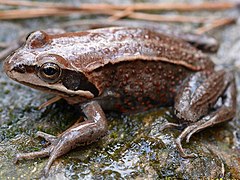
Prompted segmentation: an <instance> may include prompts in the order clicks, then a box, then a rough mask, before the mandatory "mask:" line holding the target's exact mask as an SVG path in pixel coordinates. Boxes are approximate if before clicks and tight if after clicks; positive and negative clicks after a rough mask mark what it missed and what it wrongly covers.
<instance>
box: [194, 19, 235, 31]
mask: <svg viewBox="0 0 240 180" xmlns="http://www.w3.org/2000/svg"><path fill="white" fill-rule="evenodd" d="M235 22H236V19H235V18H221V19H216V20H214V21H212V22H211V23H210V24H206V25H203V26H202V27H200V28H198V29H196V30H195V31H194V32H195V33H196V34H204V33H206V32H208V31H210V30H213V29H216V28H218V27H220V26H225V25H228V24H233V23H235Z"/></svg>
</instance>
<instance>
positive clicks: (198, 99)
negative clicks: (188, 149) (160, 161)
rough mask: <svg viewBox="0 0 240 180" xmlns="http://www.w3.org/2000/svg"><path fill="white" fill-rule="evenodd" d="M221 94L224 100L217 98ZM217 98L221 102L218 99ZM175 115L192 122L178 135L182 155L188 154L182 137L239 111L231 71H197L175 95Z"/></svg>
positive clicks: (188, 137) (229, 117) (227, 118)
mask: <svg viewBox="0 0 240 180" xmlns="http://www.w3.org/2000/svg"><path fill="white" fill-rule="evenodd" d="M220 98H221V102H220V101H218V100H220ZM217 101H218V102H217ZM174 108H175V113H176V116H177V117H178V118H180V119H182V120H183V121H184V122H187V123H188V124H189V126H188V127H186V129H184V131H183V132H182V133H181V134H180V136H179V137H178V138H177V139H176V145H177V147H178V149H179V152H180V154H181V156H182V157H193V156H194V154H186V153H185V152H184V150H183V148H182V145H181V141H182V140H183V139H185V138H186V141H187V142H188V141H189V139H190V137H191V136H192V135H193V134H194V133H196V132H198V131H200V130H202V129H205V128H207V127H209V126H213V125H215V124H218V123H221V122H224V121H227V120H230V119H232V118H234V116H235V114H236V85H235V79H234V77H233V75H232V74H231V73H227V72H225V71H217V72H213V73H211V74H210V75H208V74H207V73H205V72H198V73H196V74H195V75H193V76H192V77H191V78H190V79H189V80H188V81H186V82H185V84H184V85H183V86H182V88H180V89H179V92H178V95H177V96H176V98H175V106H174Z"/></svg>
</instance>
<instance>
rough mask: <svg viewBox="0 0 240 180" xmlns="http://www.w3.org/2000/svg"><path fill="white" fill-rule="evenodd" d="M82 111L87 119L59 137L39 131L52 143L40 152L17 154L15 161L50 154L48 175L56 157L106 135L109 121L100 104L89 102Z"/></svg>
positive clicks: (39, 134)
mask: <svg viewBox="0 0 240 180" xmlns="http://www.w3.org/2000/svg"><path fill="white" fill-rule="evenodd" d="M82 111H83V113H84V114H85V116H86V120H85V121H84V122H81V123H79V124H77V125H76V124H75V125H73V126H72V127H71V128H69V129H67V130H66V131H65V132H63V133H62V134H61V135H60V136H59V137H56V136H53V135H49V134H47V133H44V132H37V135H38V136H40V137H43V138H44V139H46V140H47V141H48V142H50V143H51V144H50V145H49V146H48V147H46V148H45V149H43V150H41V151H38V152H30V153H23V154H17V156H16V159H15V162H17V161H19V160H22V159H34V158H39V157H47V156H49V159H48V162H47V164H46V166H45V168H44V174H45V175H47V174H48V172H49V169H50V167H51V165H52V163H53V162H54V160H55V159H57V158H58V157H60V156H62V155H64V154H66V153H67V152H69V151H70V150H71V149H74V148H75V147H76V146H78V145H81V144H90V143H92V142H94V141H96V140H97V139H99V138H101V137H102V136H104V135H105V133H106V131H107V121H106V117H105V114H104V112H103V111H102V108H101V107H100V105H99V104H98V103H97V102H95V101H93V102H89V103H87V104H84V105H82Z"/></svg>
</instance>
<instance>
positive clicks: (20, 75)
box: [4, 31, 98, 99]
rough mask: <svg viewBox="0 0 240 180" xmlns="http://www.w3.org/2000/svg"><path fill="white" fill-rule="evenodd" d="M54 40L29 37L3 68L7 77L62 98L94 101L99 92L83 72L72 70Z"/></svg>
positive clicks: (37, 34)
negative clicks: (81, 98) (91, 99)
mask: <svg viewBox="0 0 240 180" xmlns="http://www.w3.org/2000/svg"><path fill="white" fill-rule="evenodd" d="M53 43H54V42H53V41H52V39H51V36H50V35H48V34H47V33H45V32H43V31H36V32H34V33H32V34H30V35H29V36H28V38H27V40H26V43H25V45H24V46H23V47H21V48H19V49H18V50H16V51H15V52H14V53H13V54H12V55H10V56H9V57H8V58H7V59H6V60H5V64H4V70H5V72H6V74H7V75H8V76H9V77H10V78H12V79H14V80H16V81H18V82H20V83H22V84H25V85H28V86H30V87H33V88H36V89H39V90H43V91H47V92H50V93H54V94H58V95H60V96H62V97H63V98H66V99H67V98H68V97H72V96H78V97H83V98H88V99H89V98H93V97H94V96H97V95H98V90H97V88H96V87H95V86H94V85H93V84H92V83H90V82H89V81H88V79H87V78H86V76H85V75H84V73H83V72H81V71H80V70H77V69H76V68H75V69H74V67H72V66H71V64H70V62H69V61H67V60H66V59H65V58H64V57H63V56H61V54H60V55H59V53H58V51H59V49H58V47H57V45H56V44H55V46H54V44H53Z"/></svg>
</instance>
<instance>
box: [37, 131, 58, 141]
mask: <svg viewBox="0 0 240 180" xmlns="http://www.w3.org/2000/svg"><path fill="white" fill-rule="evenodd" d="M36 135H37V136H38V137H41V138H44V139H45V140H46V141H48V142H50V143H51V144H53V142H55V141H56V140H57V137H56V136H53V135H51V134H47V133H45V132H42V131H38V132H37V133H36Z"/></svg>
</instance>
